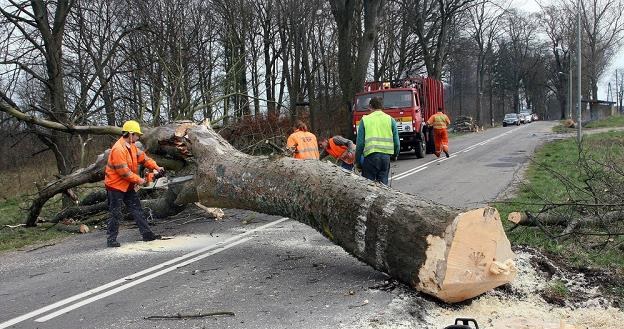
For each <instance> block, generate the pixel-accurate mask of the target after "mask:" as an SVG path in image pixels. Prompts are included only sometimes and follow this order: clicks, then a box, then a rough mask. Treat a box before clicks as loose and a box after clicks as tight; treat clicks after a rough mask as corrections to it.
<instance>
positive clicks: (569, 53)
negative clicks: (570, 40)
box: [568, 48, 573, 119]
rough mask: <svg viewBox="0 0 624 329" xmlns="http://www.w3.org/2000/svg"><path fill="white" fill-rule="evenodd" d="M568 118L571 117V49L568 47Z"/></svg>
mask: <svg viewBox="0 0 624 329" xmlns="http://www.w3.org/2000/svg"><path fill="white" fill-rule="evenodd" d="M568 71H569V73H568V119H572V102H573V100H572V49H569V48H568Z"/></svg>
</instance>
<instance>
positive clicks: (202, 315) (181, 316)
mask: <svg viewBox="0 0 624 329" xmlns="http://www.w3.org/2000/svg"><path fill="white" fill-rule="evenodd" d="M234 315H235V314H234V312H229V311H219V312H210V313H197V314H182V313H178V314H175V315H151V316H146V317H144V319H145V320H183V319H199V318H205V317H209V316H234Z"/></svg>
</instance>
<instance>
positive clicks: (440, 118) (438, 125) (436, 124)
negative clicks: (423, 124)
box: [427, 112, 451, 129]
mask: <svg viewBox="0 0 624 329" xmlns="http://www.w3.org/2000/svg"><path fill="white" fill-rule="evenodd" d="M427 123H428V124H430V125H433V129H446V126H447V125H449V124H451V120H450V119H449V117H448V116H446V114H444V113H442V112H438V113H436V114H434V115H432V116H431V117H429V120H427Z"/></svg>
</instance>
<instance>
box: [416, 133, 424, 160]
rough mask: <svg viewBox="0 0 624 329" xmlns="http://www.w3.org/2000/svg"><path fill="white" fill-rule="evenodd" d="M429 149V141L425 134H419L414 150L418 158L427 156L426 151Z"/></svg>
mask: <svg viewBox="0 0 624 329" xmlns="http://www.w3.org/2000/svg"><path fill="white" fill-rule="evenodd" d="M426 150H427V143H426V142H425V135H423V133H420V134H418V136H417V137H416V143H415V144H414V152H415V153H416V157H417V158H418V159H422V158H424V157H425V151H426Z"/></svg>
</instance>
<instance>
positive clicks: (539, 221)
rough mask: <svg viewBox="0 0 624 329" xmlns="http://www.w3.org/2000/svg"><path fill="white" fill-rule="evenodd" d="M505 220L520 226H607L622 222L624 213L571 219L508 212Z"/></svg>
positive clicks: (607, 213) (545, 214) (558, 215)
mask: <svg viewBox="0 0 624 329" xmlns="http://www.w3.org/2000/svg"><path fill="white" fill-rule="evenodd" d="M507 220H508V221H510V222H512V223H514V224H516V225H520V226H539V225H547V226H566V227H570V226H572V227H573V228H574V227H579V226H588V225H598V224H609V223H613V222H617V221H624V212H622V211H609V212H606V213H604V214H602V215H587V216H584V217H580V218H571V217H569V216H563V215H561V214H558V213H552V212H545V213H541V214H539V216H535V215H533V214H531V213H529V212H520V211H514V212H510V213H509V215H508V216H507ZM573 228H572V229H570V230H573Z"/></svg>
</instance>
